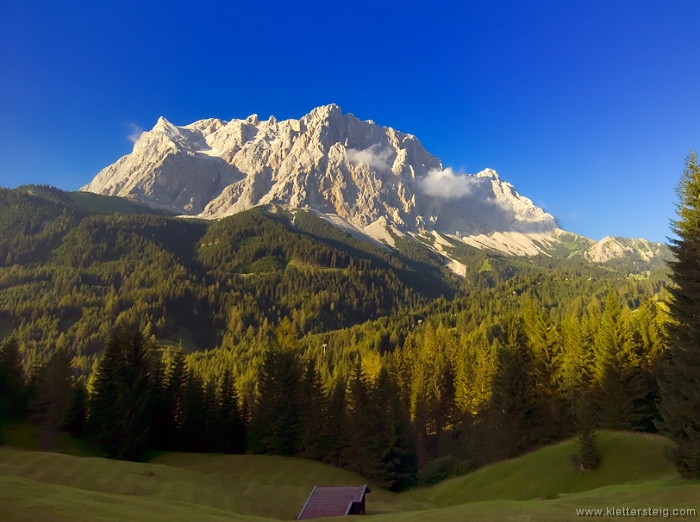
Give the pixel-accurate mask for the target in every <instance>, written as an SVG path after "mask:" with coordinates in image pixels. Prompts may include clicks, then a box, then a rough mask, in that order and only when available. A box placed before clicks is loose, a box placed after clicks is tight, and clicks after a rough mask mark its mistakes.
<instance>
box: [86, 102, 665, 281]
mask: <svg viewBox="0 0 700 522" xmlns="http://www.w3.org/2000/svg"><path fill="white" fill-rule="evenodd" d="M81 190H82V191H85V192H93V193H96V194H102V195H108V196H121V197H127V198H131V199H133V200H136V201H139V202H142V203H147V204H149V205H151V206H153V207H156V208H161V209H164V210H169V211H172V212H176V213H178V214H183V215H187V216H196V217H200V218H206V219H218V218H222V217H225V216H228V215H231V214H235V213H237V212H241V211H243V210H246V209H249V208H251V207H255V206H258V205H269V204H274V205H278V206H283V207H286V208H289V209H296V208H298V209H304V210H307V211H310V212H313V213H316V214H318V215H319V216H321V217H323V218H325V219H327V220H329V221H331V222H333V223H335V224H336V225H338V226H340V227H342V228H344V229H346V230H347V231H349V232H351V233H353V234H356V235H361V236H365V237H369V238H371V239H373V240H374V241H378V242H381V243H384V244H386V245H388V246H390V247H394V248H395V247H396V241H397V238H400V237H405V236H408V237H413V238H417V239H420V240H421V241H422V242H423V243H424V244H426V245H427V246H428V247H429V248H431V249H432V250H434V251H436V252H440V253H441V254H442V255H445V256H446V257H447V258H448V259H446V261H447V262H449V263H450V267H451V268H452V269H453V270H454V271H455V272H457V273H463V272H464V266H462V265H461V264H460V263H459V261H457V260H456V259H455V258H454V256H451V255H450V249H451V248H452V245H454V244H455V242H456V244H458V245H468V246H472V247H475V248H479V249H490V250H495V251H498V252H503V253H506V254H511V255H537V254H546V255H564V256H565V257H566V256H570V255H582V256H583V257H584V258H586V259H588V260H591V261H594V262H606V261H610V260H611V259H619V258H625V257H627V256H629V255H630V253H633V254H634V255H635V256H637V257H640V258H643V259H645V260H646V261H647V262H649V261H651V260H653V259H655V258H656V257H658V255H659V252H661V250H662V247H661V245H658V244H652V243H650V242H647V241H645V240H643V239H638V240H634V243H629V242H627V243H625V242H624V241H623V242H622V243H620V240H612V242H611V241H607V238H606V240H605V243H604V244H603V245H601V246H596V245H597V244H596V243H595V242H594V241H592V240H589V239H587V238H583V237H581V236H576V237H575V238H572V236H574V235H573V234H571V233H568V232H564V231H562V230H560V229H559V228H558V226H557V224H556V222H555V220H554V217H553V216H551V215H550V214H547V213H546V212H545V211H544V210H542V209H541V208H539V207H537V206H536V205H534V204H533V203H532V201H531V200H529V199H528V198H526V197H524V196H521V195H520V194H519V193H518V192H517V191H516V190H515V188H514V187H513V185H511V184H510V183H508V182H506V181H504V180H502V179H501V178H500V177H499V175H498V174H497V173H496V172H495V171H494V170H491V169H486V170H484V171H482V172H479V173H478V174H476V175H465V174H457V173H455V172H453V171H452V170H451V169H450V168H445V167H444V166H443V165H442V163H441V162H440V160H439V159H438V158H436V157H435V156H433V155H431V154H430V153H428V152H427V151H426V150H425V149H424V148H423V146H422V145H421V143H420V142H419V141H418V140H417V139H416V138H415V136H412V135H410V134H404V133H402V132H398V131H396V130H394V129H391V128H387V127H381V126H379V125H377V124H375V123H374V122H372V121H361V120H359V119H358V118H356V117H355V116H353V115H352V114H344V113H343V112H342V110H341V109H340V107H338V106H337V105H334V104H331V105H327V106H323V107H318V108H316V109H314V110H312V111H311V112H310V113H309V114H307V115H306V116H303V117H302V118H300V119H299V120H294V119H290V120H285V121H277V120H276V119H275V118H274V117H272V116H271V117H270V118H269V119H268V120H267V121H260V120H259V119H258V117H257V116H256V115H252V116H249V117H248V118H246V119H245V120H231V121H228V122H227V121H223V120H219V119H206V120H200V121H197V122H195V123H192V124H190V125H186V126H183V127H179V126H176V125H173V124H172V123H170V122H168V121H167V120H166V119H165V118H162V117H161V118H160V119H159V120H158V122H157V124H156V125H155V127H153V129H152V130H151V131H149V132H144V133H143V134H142V135H141V136H140V138H139V139H138V140H137V142H136V143H135V145H134V150H133V152H132V153H131V154H128V155H126V156H124V157H122V158H121V159H119V160H118V161H117V162H116V163H114V164H113V165H110V166H108V167H106V168H105V169H103V170H102V171H101V172H99V173H98V174H97V176H96V177H95V179H93V181H92V182H90V183H89V184H88V185H86V186H84V187H82V189H81ZM613 243H614V244H613ZM571 245H575V246H576V248H570V246H571ZM639 251H641V252H643V253H642V254H638V252H639Z"/></svg>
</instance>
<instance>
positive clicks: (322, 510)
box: [297, 485, 367, 520]
mask: <svg viewBox="0 0 700 522" xmlns="http://www.w3.org/2000/svg"><path fill="white" fill-rule="evenodd" d="M366 491H367V486H366V485H365V486H316V487H314V489H313V491H312V492H311V495H309V498H308V500H307V501H306V504H305V505H304V507H303V508H302V510H301V513H299V516H298V517H297V520H309V519H311V518H320V517H335V516H342V515H347V514H349V513H350V511H351V510H352V508H353V504H355V503H357V504H361V505H362V512H364V501H363V499H364V496H365V492H366Z"/></svg>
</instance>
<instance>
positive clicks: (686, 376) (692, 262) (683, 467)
mask: <svg viewBox="0 0 700 522" xmlns="http://www.w3.org/2000/svg"><path fill="white" fill-rule="evenodd" d="M676 192H677V194H678V203H677V204H676V212H677V214H678V219H677V220H675V221H673V222H672V230H673V232H674V234H675V235H676V237H674V238H671V239H670V240H669V241H670V248H671V251H672V253H673V256H674V259H673V260H672V261H671V262H670V263H669V266H670V268H671V280H672V281H673V285H672V286H671V287H670V288H669V290H670V293H671V301H670V303H669V307H670V310H671V315H672V318H673V320H672V321H671V322H670V323H669V325H668V336H669V350H668V352H667V354H666V357H665V360H664V361H663V363H662V372H663V377H662V378H661V379H660V380H659V388H660V395H661V405H660V410H661V414H662V416H663V425H662V426H661V427H662V430H663V432H664V433H665V434H666V435H667V436H668V437H669V438H670V439H671V440H672V441H673V442H674V443H675V446H676V447H675V450H674V460H675V463H676V466H677V468H678V470H679V472H680V473H681V475H682V476H684V477H693V478H700V415H699V414H698V412H699V411H700V386H698V383H699V382H700V165H698V158H697V155H696V154H695V153H694V152H692V153H691V154H690V156H689V157H688V159H687V161H686V165H685V170H684V172H683V175H682V177H681V180H680V183H679V185H678V188H677V190H676Z"/></svg>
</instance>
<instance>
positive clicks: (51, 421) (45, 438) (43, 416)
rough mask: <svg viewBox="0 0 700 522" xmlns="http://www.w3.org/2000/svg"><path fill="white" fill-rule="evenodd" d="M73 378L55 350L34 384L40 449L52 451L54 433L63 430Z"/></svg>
mask: <svg viewBox="0 0 700 522" xmlns="http://www.w3.org/2000/svg"><path fill="white" fill-rule="evenodd" d="M72 392H73V377H72V375H71V369H70V359H69V357H68V353H66V351H65V350H58V351H57V352H56V353H54V354H53V356H52V357H51V359H50V360H49V362H48V363H47V364H46V366H45V367H44V368H43V370H42V372H41V374H40V376H39V381H38V383H37V393H36V400H35V403H34V404H33V410H34V412H35V413H34V417H35V419H36V421H37V423H38V424H39V432H40V435H41V448H42V449H43V450H44V451H48V450H50V449H51V448H52V446H53V443H54V439H55V438H56V433H57V432H58V430H59V428H61V427H62V426H63V424H64V423H65V420H66V415H67V413H68V411H69V409H70V406H71V395H72Z"/></svg>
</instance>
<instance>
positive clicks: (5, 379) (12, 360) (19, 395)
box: [0, 337, 27, 423]
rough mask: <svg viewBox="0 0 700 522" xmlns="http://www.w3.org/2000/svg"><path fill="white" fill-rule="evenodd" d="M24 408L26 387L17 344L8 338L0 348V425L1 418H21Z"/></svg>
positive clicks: (12, 338) (13, 339) (25, 406)
mask: <svg viewBox="0 0 700 522" xmlns="http://www.w3.org/2000/svg"><path fill="white" fill-rule="evenodd" d="M26 408H27V385H26V384H25V378H24V369H23V368H22V356H21V354H20V352H19V342H18V341H17V339H16V338H14V337H10V338H9V339H6V340H5V341H4V342H3V343H2V345H1V347H0V423H2V420H3V418H9V419H14V420H18V419H20V418H22V416H24V414H25V412H26Z"/></svg>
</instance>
